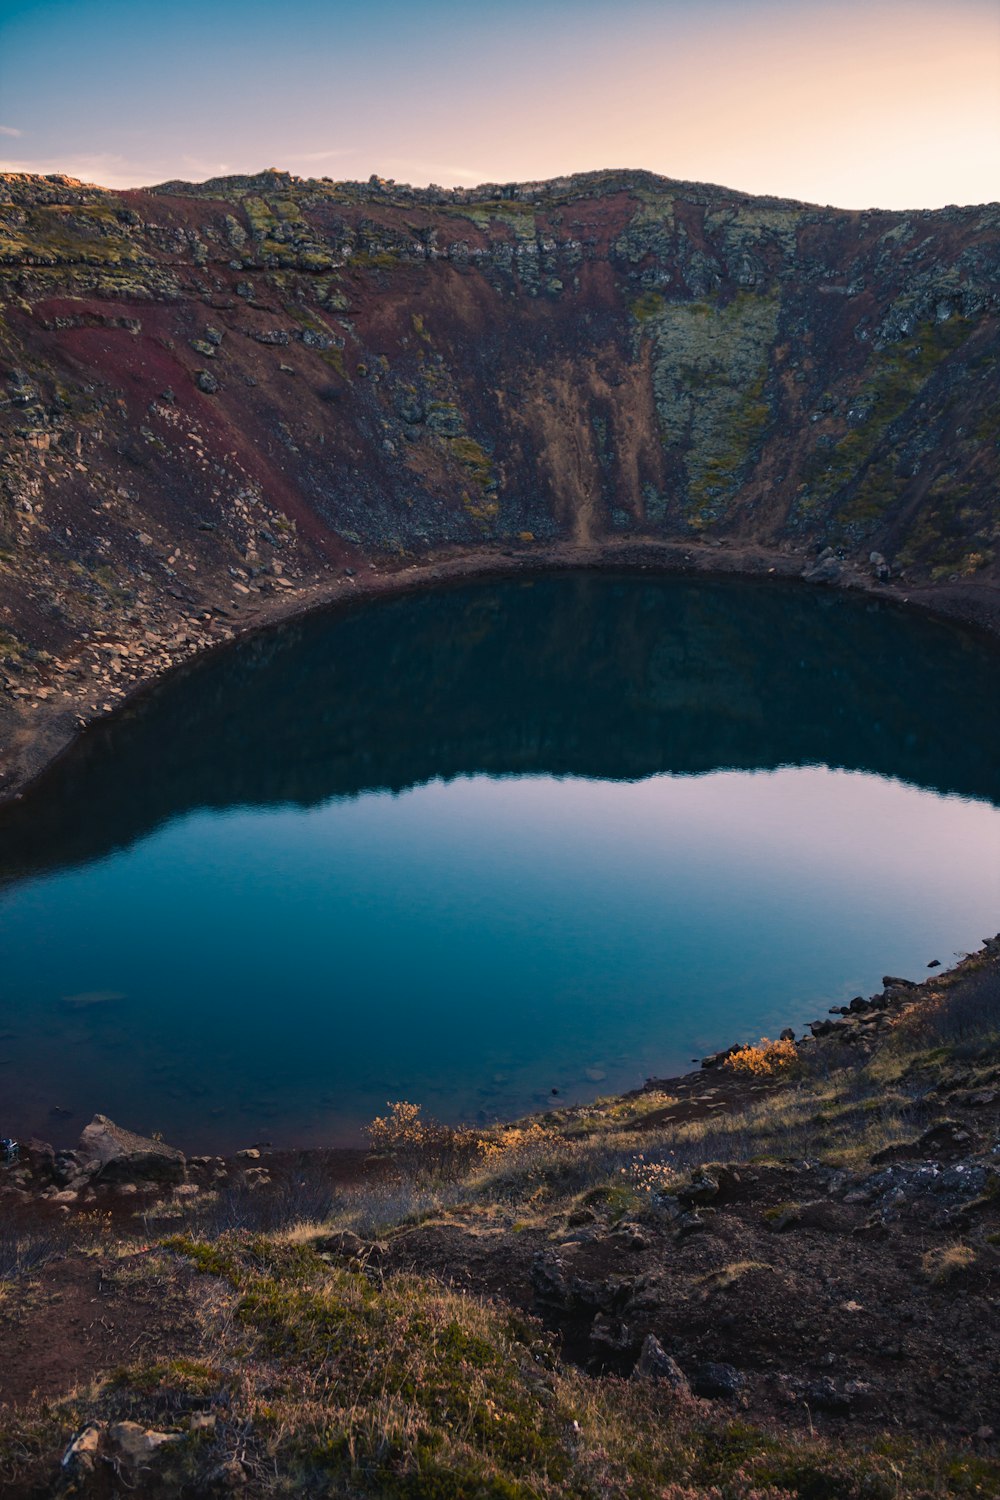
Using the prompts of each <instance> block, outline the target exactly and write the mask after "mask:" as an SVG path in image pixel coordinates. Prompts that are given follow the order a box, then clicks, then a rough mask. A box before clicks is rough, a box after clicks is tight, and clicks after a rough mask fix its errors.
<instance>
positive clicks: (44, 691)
mask: <svg viewBox="0 0 1000 1500" xmlns="http://www.w3.org/2000/svg"><path fill="white" fill-rule="evenodd" d="M826 552H827V553H830V552H831V549H826ZM574 569H579V570H590V571H605V572H626V571H635V572H653V571H656V572H663V573H670V574H677V575H698V576H704V577H706V578H711V577H713V576H719V577H734V576H736V577H745V578H757V579H768V578H771V579H777V580H783V581H795V580H802V581H805V582H808V583H810V584H812V585H814V586H818V587H836V588H840V589H849V590H851V591H854V592H863V593H870V594H872V595H874V596H875V597H878V598H883V599H888V600H890V601H892V602H893V603H894V604H898V605H899V606H900V607H905V608H916V609H919V610H921V611H923V612H926V613H929V614H932V615H937V616H939V617H941V618H945V619H951V620H956V621H959V622H961V623H962V624H964V625H966V626H968V627H970V628H972V629H975V630H977V631H980V632H982V633H984V634H986V635H988V636H989V637H990V638H991V639H993V640H998V639H1000V590H997V589H996V588H994V587H992V586H991V585H989V584H987V583H983V584H976V583H970V582H968V581H963V582H961V583H953V584H937V585H930V584H926V583H924V584H921V583H911V582H907V581H906V580H905V579H901V578H898V577H895V578H884V577H881V576H879V575H880V572H881V571H882V569H881V567H880V565H879V563H877V562H876V563H868V564H867V565H865V566H863V567H862V566H860V565H858V564H856V563H855V562H853V561H851V560H850V559H848V558H844V557H836V556H832V555H830V556H827V555H824V554H820V555H819V556H818V557H817V556H813V557H812V558H808V557H806V556H804V549H803V548H801V547H795V548H789V547H785V548H781V549H772V548H767V547H759V546H747V545H743V544H738V543H729V542H727V541H725V540H719V541H717V542H714V543H705V542H699V541H695V540H692V541H685V542H678V543H665V542H660V541H652V540H650V541H639V540H635V539H630V540H628V541H621V542H617V543H616V542H612V541H608V542H604V543H602V544H601V545H600V546H593V547H581V546H580V545H578V544H576V543H570V542H565V543H558V544H553V545H552V546H548V547H534V546H532V547H527V546H525V547H522V548H520V549H513V548H504V549H502V550H485V549H483V550H475V551H456V552H449V553H446V554H442V555H439V556H431V557H427V558H424V559H421V560H420V561H419V562H408V563H406V564H405V565H396V566H385V565H381V566H380V565H378V564H376V563H370V564H368V565H367V567H366V568H364V569H361V570H359V571H355V570H353V569H348V570H346V571H344V572H343V573H342V574H341V575H340V576H338V577H336V578H330V577H328V576H324V575H322V574H320V575H314V576H313V577H311V578H310V577H302V578H300V579H297V580H296V582H295V583H294V584H293V585H292V586H291V587H290V588H289V589H288V590H287V591H283V592H280V593H279V592H275V591H271V592H270V593H260V594H258V596H257V597H256V598H255V600H254V602H253V603H252V604H248V605H247V606H245V607H244V608H243V609H242V610H241V611H240V612H239V614H238V615H237V614H228V612H222V611H215V610H213V611H209V612H208V613H207V614H204V615H201V616H194V615H192V616H190V617H186V619H185V622H184V628H183V629H180V630H178V629H177V628H175V627H173V626H171V627H170V628H169V629H168V631H167V632H166V634H165V635H164V636H163V637H162V639H161V638H159V637H157V636H156V633H155V631H154V632H150V631H149V630H148V629H146V628H145V627H146V626H147V625H148V624H149V623H150V622H149V621H147V620H142V621H140V622H138V623H139V624H140V625H141V626H142V627H143V628H142V629H139V628H138V627H137V628H136V629H135V630H133V631H131V632H130V631H129V630H128V629H125V628H122V627H121V626H120V627H119V629H118V630H117V631H114V632H111V631H100V632H96V633H95V634H94V635H93V636H91V634H90V633H89V632H88V634H87V636H86V638H84V639H83V640H81V641H80V642H78V644H77V646H76V647H75V648H74V649H71V650H67V651H64V652H63V654H62V656H61V657H60V658H59V659H57V660H52V661H50V662H48V663H46V664H45V665H44V666H43V667H40V668H37V669H35V671H34V672H33V674H32V680H31V682H30V685H29V684H28V682H27V680H26V679H25V680H24V682H23V684H22V685H20V686H18V687H17V688H16V689H15V690H14V692H15V696H14V699H13V701H12V700H11V698H10V697H8V698H7V699H5V700H3V699H0V735H2V740H0V810H2V808H3V806H4V804H5V803H10V802H13V801H16V800H20V799H21V798H22V797H23V796H24V794H25V793H26V792H27V791H28V789H29V788H32V789H34V787H35V785H36V784H42V785H44V779H45V775H46V772H47V771H48V770H49V769H50V768H51V767H52V766H53V765H54V764H55V763H56V761H58V760H60V759H62V757H63V756H65V755H68V754H71V753H72V750H73V747H74V745H75V744H76V742H77V741H78V739H79V738H80V737H81V736H82V735H84V734H85V733H86V731H87V729H88V727H89V726H90V725H92V724H96V723H101V722H106V721H107V720H108V719H109V718H111V717H113V715H114V714H116V713H118V712H120V711H121V710H122V709H124V708H125V707H127V706H131V705H132V704H134V703H136V702H138V701H139V700H140V699H141V698H142V697H144V696H145V695H146V694H148V693H149V692H151V691H153V690H155V688H156V687H157V686H158V685H159V684H160V683H161V682H162V681H164V680H165V679H166V677H167V676H168V675H172V674H174V673H177V672H180V671H183V670H185V668H187V667H189V666H190V665H192V664H193V663H194V662H196V661H197V660H200V659H202V658H203V657H204V656H205V655H206V654H207V653H209V652H215V651H220V650H225V648H226V647H227V646H228V645H230V644H231V643H233V642H234V641H237V640H245V639H247V638H249V637H250V636H253V635H255V634H259V633H260V632H262V631H267V630H270V629H273V628H275V627H277V626H279V625H283V624H287V623H290V622H291V621H293V620H296V619H299V618H301V617H303V616H305V615H307V614H312V613H316V612H321V611H327V610H335V609H342V608H351V607H352V606H354V605H356V604H357V603H359V602H361V601H363V600H366V599H375V598H383V597H389V596H391V595H398V594H403V593H410V592H418V591H421V590H424V589H428V588H436V587H447V586H448V585H450V584H454V583H461V582H471V581H474V580H476V579H480V578H481V579H499V578H504V577H516V576H519V575H522V574H525V573H530V574H534V573H546V572H561V571H572V570H574ZM88 669H89V673H88ZM95 696H96V697H98V698H100V699H101V700H102V702H101V703H100V704H96V703H94V702H93V701H92V700H93V698H94V697H95ZM88 700H90V701H88Z"/></svg>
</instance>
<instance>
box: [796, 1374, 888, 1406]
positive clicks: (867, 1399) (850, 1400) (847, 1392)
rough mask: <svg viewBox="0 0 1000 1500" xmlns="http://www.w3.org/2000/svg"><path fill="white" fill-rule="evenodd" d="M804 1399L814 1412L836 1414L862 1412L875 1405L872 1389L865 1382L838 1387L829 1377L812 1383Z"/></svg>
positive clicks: (851, 1382) (803, 1394)
mask: <svg viewBox="0 0 1000 1500" xmlns="http://www.w3.org/2000/svg"><path fill="white" fill-rule="evenodd" d="M802 1398H803V1400H804V1401H805V1403H806V1405H807V1406H810V1407H812V1408H813V1410H815V1411H828V1412H832V1413H834V1414H846V1413H847V1412H851V1411H860V1410H863V1409H865V1408H866V1407H870V1406H871V1405H872V1404H873V1401H872V1392H871V1388H870V1386H868V1385H866V1384H865V1382H864V1381H861V1380H848V1381H846V1382H845V1383H844V1384H843V1385H838V1384H837V1383H836V1382H835V1381H833V1380H831V1379H830V1377H829V1375H824V1376H821V1377H820V1379H819V1380H812V1381H810V1382H809V1384H808V1385H807V1386H806V1387H805V1389H804V1391H803V1393H802Z"/></svg>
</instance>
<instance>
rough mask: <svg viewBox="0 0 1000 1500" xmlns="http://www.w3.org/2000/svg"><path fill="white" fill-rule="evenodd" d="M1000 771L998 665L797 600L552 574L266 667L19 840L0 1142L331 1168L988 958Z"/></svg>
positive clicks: (3, 973)
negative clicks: (142, 1143)
mask: <svg viewBox="0 0 1000 1500" xmlns="http://www.w3.org/2000/svg"><path fill="white" fill-rule="evenodd" d="M998 746H1000V655H998V654H997V653H996V652H995V651H994V650H993V649H992V648H990V647H988V646H987V645H986V644H984V643H983V642H982V641H980V640H979V639H978V638H977V637H975V636H973V635H971V634H969V633H966V632H964V631H963V630H961V629H959V628H957V627H953V626H950V625H946V624H942V623H940V622H935V621H931V620H927V619H922V618H919V617H915V616H911V615H908V614H904V613H902V612H900V611H898V610H897V609H894V608H892V607H890V606H889V605H886V604H881V603H878V602H873V601H864V600H858V599H854V598H850V597H845V596H842V595H840V594H837V593H824V592H821V591H818V590H810V589H804V588H794V587H781V586H776V585H768V586H759V585H754V584H749V583H737V582H700V581H699V582H695V581H689V580H681V579H676V578H672V579H649V578H646V577H609V576H599V575H579V576H559V577H552V578H536V579H534V580H532V581H527V582H526V581H521V580H518V581H512V582H503V583H494V584H479V585H475V586H469V587H464V588H461V589H454V590H450V591H442V592H437V593H432V594H425V595H421V596H414V597H411V598H402V599H397V600H394V601H390V602H385V603H380V604H377V605H371V606H368V607H365V608H359V609H358V610H356V611H355V612H352V613H349V614H341V615H330V616H316V617H312V618H310V619H307V620H305V621H302V622H299V623H297V624H295V625H292V626H289V627H286V628H284V629H281V630H277V631H274V632H272V633H270V634H267V635H264V636H261V637H259V638H258V639H256V640H253V641H249V642H246V643H244V644H242V645H240V646H238V647H235V648H233V649H232V650H230V651H229V652H228V653H226V654H223V655H220V656H218V657H217V658H215V659H214V660H210V661H207V662H204V663H202V664H200V665H199V666H198V667H196V668H194V669H192V670H190V671H189V672H187V673H186V674H185V675H184V676H182V677H178V678H176V679H174V680H172V681H171V682H169V683H168V684H166V685H165V686H163V687H162V688H161V689H160V690H159V691H158V692H157V693H156V694H154V695H152V696H151V697H150V698H149V699H147V700H146V702H145V703H143V704H142V705H141V706H137V707H136V708H135V709H134V710H132V711H131V712H129V713H127V714H125V715H123V716H122V717H120V718H119V719H117V720H115V721H113V722H110V723H108V724H106V725H104V726H102V727H101V728H100V729H99V730H97V731H95V732H93V733H91V734H90V735H89V737H87V738H86V740H85V741H84V742H83V743H82V744H81V745H80V746H79V747H78V749H77V750H76V752H75V753H74V754H73V755H72V756H71V757H69V758H67V759H66V760H65V761H64V762H63V763H62V764H61V765H60V766H59V767H58V768H56V770H55V771H54V772H52V773H50V775H49V776H48V778H47V779H46V781H45V782H44V783H43V784H41V785H39V786H38V787H37V788H36V789H35V790H34V791H33V792H32V794H31V795H30V796H28V797H26V798H25V799H24V800H23V801H22V802H21V803H20V804H19V805H18V806H17V807H16V808H14V809H11V810H9V811H8V812H7V813H6V814H4V815H2V816H0V1134H8V1133H13V1134H26V1133H27V1132H28V1131H31V1130H34V1131H38V1132H40V1133H42V1134H46V1135H49V1136H51V1135H53V1134H57V1135H59V1136H60V1138H61V1139H62V1138H66V1137H68V1136H71V1135H73V1134H74V1133H75V1132H76V1130H77V1129H78V1128H79V1126H81V1125H82V1124H84V1123H85V1122H86V1120H87V1119H88V1118H89V1116H90V1114H91V1113H92V1112H93V1111H94V1110H98V1109H100V1110H104V1111H105V1112H106V1113H108V1114H111V1115H113V1116H114V1117H116V1118H118V1119H120V1120H121V1121H122V1123H125V1124H128V1125H130V1126H133V1127H134V1128H137V1129H140V1130H152V1129H159V1130H162V1131H163V1132H164V1134H165V1135H166V1136H167V1138H168V1139H171V1140H176V1141H177V1142H178V1144H180V1145H184V1146H187V1147H189V1148H190V1149H195V1148H197V1147H202V1148H210V1147H216V1148H222V1147H231V1146H239V1145H244V1144H247V1143H248V1142H250V1141H253V1140H255V1139H269V1140H272V1141H274V1142H276V1143H291V1142H306V1141H333V1140H347V1139H351V1138H353V1136H352V1133H353V1132H354V1131H355V1130H356V1127H357V1125H358V1122H359V1121H362V1120H365V1119H368V1118H370V1117H371V1116H372V1115H373V1114H374V1113H376V1112H378V1111H381V1110H382V1109H383V1108H384V1105H385V1103H386V1101H387V1100H390V1099H396V1098H408V1099H411V1100H415V1101H417V1102H420V1103H422V1104H423V1105H424V1106H425V1107H426V1109H427V1110H428V1111H429V1112H432V1113H435V1114H437V1115H439V1116H441V1117H444V1118H447V1119H458V1118H468V1119H475V1118H492V1117H494V1116H496V1115H509V1114H512V1113H516V1112H518V1111H521V1110H525V1109H530V1108H534V1107H538V1106H541V1105H543V1104H544V1103H545V1102H546V1101H547V1100H548V1099H549V1098H550V1097H551V1093H550V1091H551V1090H552V1089H553V1088H557V1089H558V1090H559V1091H560V1096H561V1097H562V1098H564V1099H566V1098H569V1099H579V1098H585V1097H588V1096H593V1095H596V1094H598V1093H602V1092H609V1091H611V1090H612V1089H618V1088H623V1087H629V1086H632V1085H634V1084H637V1083H639V1082H641V1081H642V1079H643V1078H644V1077H646V1076H647V1075H649V1074H656V1075H664V1074H669V1073H670V1072H673V1071H677V1070H678V1069H683V1068H685V1067H686V1066H687V1065H688V1064H689V1063H690V1060H691V1059H692V1058H693V1057H694V1056H696V1055H698V1054H700V1053H701V1052H703V1051H705V1050H708V1049H711V1048H714V1047H717V1046H719V1045H721V1044H725V1043H728V1042H730V1041H733V1040H735V1039H736V1038H738V1037H744V1038H748V1039H749V1038H755V1037H757V1036H759V1035H761V1034H762V1033H771V1034H772V1035H773V1034H775V1033H776V1031H777V1030H778V1029H780V1028H781V1027H782V1026H784V1025H786V1024H802V1023H804V1022H805V1021H806V1020H807V1019H812V1018H813V1017H815V1016H817V1015H820V1014H822V1013H823V1012H824V1010H825V1009H826V1007H827V1006H829V1005H830V1004H833V1003H835V1002H839V1001H841V1000H843V999H846V998H849V997H850V996H851V995H853V994H855V993H858V992H865V993H867V992H870V991H872V990H873V989H875V988H877V987H878V985H879V981H880V976H881V975H882V973H883V972H894V973H901V974H906V975H910V976H912V977H919V976H921V975H922V974H923V973H924V972H925V965H926V964H927V963H928V962H929V961H930V960H931V959H934V958H938V959H941V960H942V961H944V962H945V963H947V962H948V961H949V960H950V959H951V957H952V956H953V954H954V953H955V952H956V951H961V950H964V949H967V948H970V947H974V946H977V945H978V943H979V941H980V939H981V938H982V937H983V936H985V935H986V934H987V933H992V932H994V931H996V929H997V928H998V927H1000V812H998V810H997V804H998V803H1000V764H998ZM53 1109H58V1110H62V1111H71V1112H72V1115H71V1116H61V1117H60V1116H57V1117H55V1118H53V1116H52V1115H51V1113H50V1112H51V1111H52V1110H53Z"/></svg>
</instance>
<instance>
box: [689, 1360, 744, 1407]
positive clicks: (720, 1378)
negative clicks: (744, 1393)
mask: <svg viewBox="0 0 1000 1500" xmlns="http://www.w3.org/2000/svg"><path fill="white" fill-rule="evenodd" d="M691 1384H692V1389H693V1391H694V1393H695V1395H696V1396H708V1397H710V1398H712V1397H715V1398H718V1397H728V1398H729V1399H730V1400H732V1399H733V1397H735V1396H738V1395H739V1393H740V1391H741V1390H742V1389H743V1376H742V1375H741V1374H740V1372H739V1370H737V1369H736V1368H735V1367H734V1366H733V1365H723V1364H715V1363H709V1364H704V1365H699V1367H698V1369H697V1370H696V1371H695V1376H694V1380H693V1381H692V1383H691Z"/></svg>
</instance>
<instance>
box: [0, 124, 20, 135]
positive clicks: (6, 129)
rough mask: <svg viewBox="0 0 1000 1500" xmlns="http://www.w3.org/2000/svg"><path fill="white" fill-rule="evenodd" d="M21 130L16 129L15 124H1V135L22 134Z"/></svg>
mask: <svg viewBox="0 0 1000 1500" xmlns="http://www.w3.org/2000/svg"><path fill="white" fill-rule="evenodd" d="M21 134H22V132H21V131H20V130H15V129H14V127H13V125H0V135H14V136H18V135H21Z"/></svg>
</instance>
